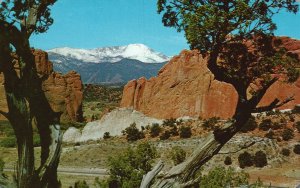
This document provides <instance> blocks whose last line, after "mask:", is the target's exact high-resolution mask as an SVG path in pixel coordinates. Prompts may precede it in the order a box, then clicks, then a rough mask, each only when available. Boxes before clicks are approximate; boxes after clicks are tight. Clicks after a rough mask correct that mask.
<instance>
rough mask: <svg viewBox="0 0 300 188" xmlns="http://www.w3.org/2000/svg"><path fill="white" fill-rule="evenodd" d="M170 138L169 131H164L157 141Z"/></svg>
mask: <svg viewBox="0 0 300 188" xmlns="http://www.w3.org/2000/svg"><path fill="white" fill-rule="evenodd" d="M170 136H171V133H170V131H168V130H166V131H165V132H163V133H162V134H161V135H160V137H159V139H160V140H167V139H169V138H170Z"/></svg>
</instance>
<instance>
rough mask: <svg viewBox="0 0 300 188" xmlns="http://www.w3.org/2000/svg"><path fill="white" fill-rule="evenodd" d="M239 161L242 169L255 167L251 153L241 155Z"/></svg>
mask: <svg viewBox="0 0 300 188" xmlns="http://www.w3.org/2000/svg"><path fill="white" fill-rule="evenodd" d="M238 161H239V164H240V167H241V168H245V167H249V166H252V165H253V160H252V156H251V154H250V153H248V152H246V151H245V152H244V153H242V154H240V155H239V157H238Z"/></svg>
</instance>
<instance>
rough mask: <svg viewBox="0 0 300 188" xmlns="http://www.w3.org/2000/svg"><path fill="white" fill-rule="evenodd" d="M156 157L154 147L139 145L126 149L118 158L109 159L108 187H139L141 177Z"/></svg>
mask: <svg viewBox="0 0 300 188" xmlns="http://www.w3.org/2000/svg"><path fill="white" fill-rule="evenodd" d="M156 156H157V152H156V149H155V147H153V146H151V145H150V144H149V143H141V144H139V145H137V147H136V149H133V148H128V150H127V151H126V152H125V153H123V154H121V155H120V156H117V157H113V158H110V159H109V166H110V167H109V173H110V178H109V180H108V181H109V185H110V187H121V188H131V187H139V185H140V183H141V181H142V178H143V175H144V174H145V173H147V172H148V171H150V170H151V168H152V163H153V159H155V158H156Z"/></svg>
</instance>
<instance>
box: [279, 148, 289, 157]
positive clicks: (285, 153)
mask: <svg viewBox="0 0 300 188" xmlns="http://www.w3.org/2000/svg"><path fill="white" fill-rule="evenodd" d="M290 153H291V152H290V150H289V149H287V148H282V150H281V154H282V155H284V156H290Z"/></svg>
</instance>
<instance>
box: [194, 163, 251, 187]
mask: <svg viewBox="0 0 300 188" xmlns="http://www.w3.org/2000/svg"><path fill="white" fill-rule="evenodd" d="M248 178H249V174H247V173H245V172H243V171H242V172H235V171H234V169H233V168H228V169H226V168H224V167H216V168H214V169H212V170H211V171H209V173H208V174H207V175H204V176H202V177H201V181H200V186H199V187H200V188H202V187H203V188H205V187H215V188H223V187H240V186H242V185H244V186H245V185H248Z"/></svg>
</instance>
